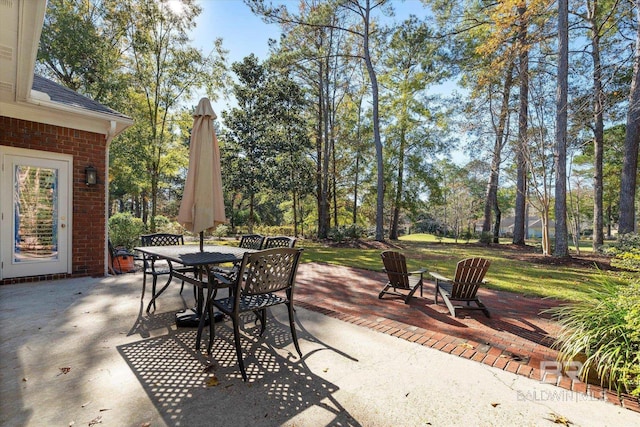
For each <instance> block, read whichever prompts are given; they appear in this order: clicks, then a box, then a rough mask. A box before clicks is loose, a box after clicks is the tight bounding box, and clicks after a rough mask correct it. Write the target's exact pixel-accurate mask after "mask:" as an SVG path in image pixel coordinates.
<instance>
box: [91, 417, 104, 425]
mask: <svg viewBox="0 0 640 427" xmlns="http://www.w3.org/2000/svg"><path fill="white" fill-rule="evenodd" d="M96 424H102V415H98V416H97V417H95V418H94V419H92V420H91V421H89V427H93V426H94V425H96Z"/></svg>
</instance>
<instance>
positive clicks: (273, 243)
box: [262, 236, 296, 249]
mask: <svg viewBox="0 0 640 427" xmlns="http://www.w3.org/2000/svg"><path fill="white" fill-rule="evenodd" d="M295 245H296V238H295V237H287V236H277V237H267V238H266V239H265V240H264V244H263V245H262V249H271V248H293V247H294V246H295Z"/></svg>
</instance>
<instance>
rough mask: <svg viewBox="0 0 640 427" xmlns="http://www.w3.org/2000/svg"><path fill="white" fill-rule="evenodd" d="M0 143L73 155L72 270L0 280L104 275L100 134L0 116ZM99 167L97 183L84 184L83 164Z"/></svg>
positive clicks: (102, 149)
mask: <svg viewBox="0 0 640 427" xmlns="http://www.w3.org/2000/svg"><path fill="white" fill-rule="evenodd" d="M0 145H5V146H10V147H18V148H26V149H31V150H39V151H48V152H54V153H62V154H70V155H72V156H73V230H72V247H73V249H72V250H73V253H72V254H71V258H72V273H71V274H55V275H47V276H31V277H20V278H6V279H2V280H1V281H0V284H8V283H22V282H32V281H40V280H51V279H59V278H67V277H79V276H94V277H96V276H104V271H105V265H104V253H105V246H104V236H105V224H106V219H105V182H104V177H105V158H106V156H105V150H106V138H105V136H104V135H103V134H97V133H92V132H86V131H80V130H75V129H71V128H65V127H59V126H53V125H48V124H44V123H37V122H32V121H26V120H19V119H14V118H10V117H5V116H0ZM89 165H91V166H93V167H95V168H96V169H97V170H98V184H97V185H94V186H91V187H88V186H87V185H86V184H85V168H86V167H87V166H89Z"/></svg>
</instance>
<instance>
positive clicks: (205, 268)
mask: <svg viewBox="0 0 640 427" xmlns="http://www.w3.org/2000/svg"><path fill="white" fill-rule="evenodd" d="M135 250H137V251H140V252H143V253H146V254H147V255H151V256H154V257H157V258H158V259H162V260H165V261H167V263H168V265H169V271H170V273H169V278H168V279H167V282H166V283H165V284H164V286H162V288H160V290H159V291H158V292H157V293H156V294H155V295H153V296H152V298H151V301H149V304H148V305H147V313H148V312H149V311H150V310H151V306H152V305H153V303H154V301H155V300H156V298H158V297H159V296H160V295H161V294H162V293H163V292H164V291H165V290H166V289H167V287H169V284H170V283H171V281H172V280H173V279H174V278H175V279H178V280H184V281H185V282H187V283H191V284H193V285H195V286H196V288H197V296H196V308H195V309H194V310H193V312H192V313H186V314H185V313H182V315H181V316H182V317H183V318H184V317H189V318H190V323H193V324H194V326H195V325H196V324H197V325H198V334H201V333H202V328H203V326H204V324H205V321H206V319H205V317H206V316H205V315H204V314H203V309H204V307H203V306H204V300H205V299H204V288H205V287H206V288H207V290H208V293H209V297H210V296H211V293H212V292H213V290H214V284H213V283H212V282H213V280H211V278H212V277H213V274H211V273H212V272H211V269H212V268H213V267H214V266H216V265H219V264H225V263H230V262H239V261H242V257H243V256H244V254H245V253H247V252H255V250H254V249H247V248H239V247H237V246H225V245H205V246H204V247H203V248H202V251H200V247H199V246H198V245H176V246H140V247H136V248H135ZM174 264H175V265H179V266H180V267H194V268H195V271H196V272H195V275H194V276H193V277H191V276H188V275H186V274H184V273H182V272H179V271H177V270H176V269H175V268H174ZM216 289H217V288H216ZM212 320H213V319H210V321H212ZM199 341H200V340H198V341H197V342H199ZM196 350H199V349H198V348H196Z"/></svg>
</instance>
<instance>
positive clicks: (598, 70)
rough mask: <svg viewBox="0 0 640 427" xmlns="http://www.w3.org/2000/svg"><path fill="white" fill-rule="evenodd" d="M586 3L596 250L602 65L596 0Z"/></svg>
mask: <svg viewBox="0 0 640 427" xmlns="http://www.w3.org/2000/svg"><path fill="white" fill-rule="evenodd" d="M587 3H588V7H587V14H588V15H587V17H588V22H589V25H590V27H591V58H592V60H593V122H594V123H593V126H594V127H593V157H594V164H593V199H594V203H593V250H594V251H598V250H600V247H601V246H602V244H603V243H604V234H603V233H604V231H603V228H604V221H603V208H602V206H603V202H602V198H603V191H604V190H603V189H604V182H603V158H604V119H603V105H602V100H603V97H604V95H603V93H602V65H601V63H600V31H599V29H598V24H599V21H598V15H599V13H598V12H599V11H598V0H592V1H591V2H590V5H589V2H587Z"/></svg>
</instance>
